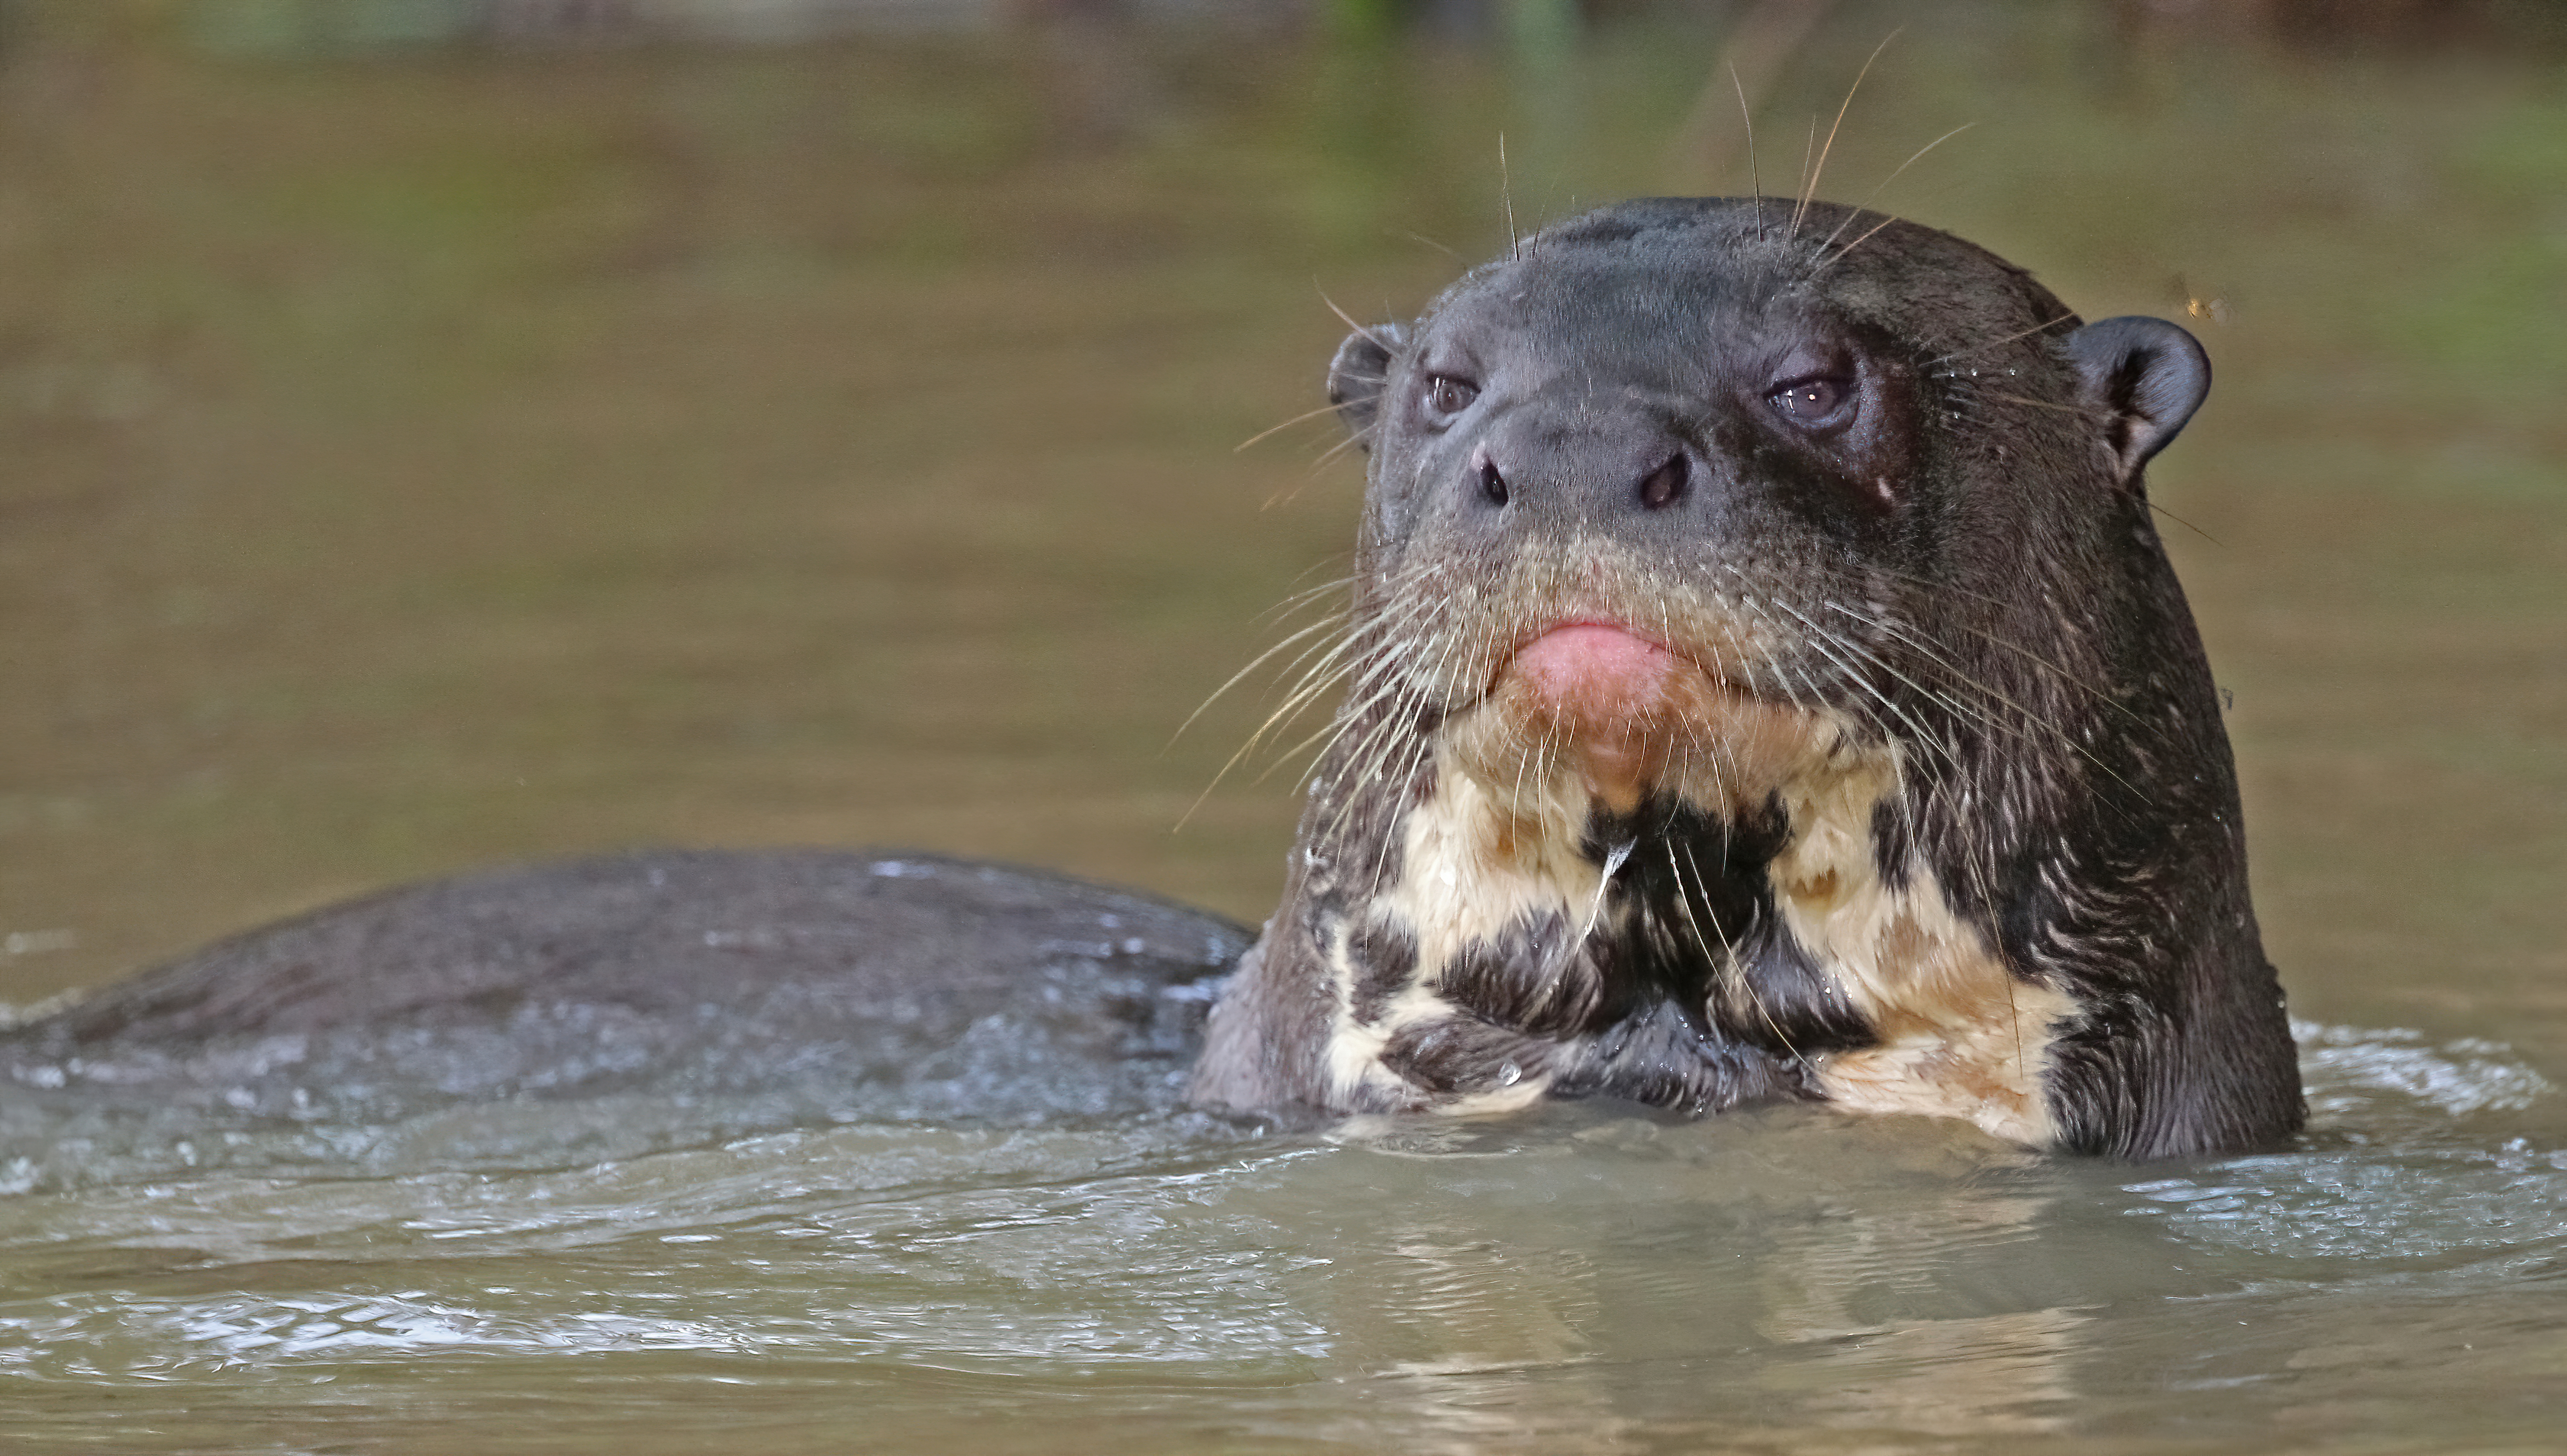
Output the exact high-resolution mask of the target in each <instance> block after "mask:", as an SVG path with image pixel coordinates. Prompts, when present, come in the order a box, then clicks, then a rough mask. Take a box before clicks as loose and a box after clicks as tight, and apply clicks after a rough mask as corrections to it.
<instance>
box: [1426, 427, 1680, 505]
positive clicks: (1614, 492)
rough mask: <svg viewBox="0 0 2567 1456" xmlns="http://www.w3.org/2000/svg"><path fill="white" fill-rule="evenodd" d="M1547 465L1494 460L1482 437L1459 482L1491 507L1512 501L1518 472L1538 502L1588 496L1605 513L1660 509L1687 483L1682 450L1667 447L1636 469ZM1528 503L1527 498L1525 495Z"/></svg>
mask: <svg viewBox="0 0 2567 1456" xmlns="http://www.w3.org/2000/svg"><path fill="white" fill-rule="evenodd" d="M1527 453H1532V452H1527ZM1550 463H1551V464H1552V468H1549V469H1543V468H1534V469H1528V470H1523V471H1521V472H1519V471H1518V470H1517V469H1515V468H1513V467H1511V466H1509V465H1502V464H1500V463H1499V458H1498V451H1496V450H1492V449H1491V448H1490V446H1489V444H1488V443H1487V441H1485V440H1484V441H1482V442H1481V443H1479V444H1477V445H1474V446H1473V447H1472V449H1471V460H1470V464H1469V466H1468V467H1467V468H1466V470H1465V471H1464V487H1465V489H1466V490H1468V491H1469V492H1470V494H1471V496H1472V498H1473V499H1475V500H1477V501H1478V502H1479V503H1480V504H1482V505H1485V506H1487V507H1490V508H1492V509H1501V508H1504V507H1505V506H1507V505H1508V504H1510V503H1512V502H1514V501H1515V500H1516V498H1517V496H1518V493H1519V489H1520V485H1519V481H1518V480H1517V479H1512V478H1510V477H1511V476H1517V475H1519V474H1521V477H1522V478H1521V488H1525V489H1531V490H1534V491H1536V492H1538V494H1537V497H1536V498H1539V497H1541V496H1550V497H1553V498H1552V499H1549V500H1546V501H1544V502H1543V503H1545V504H1548V505H1551V506H1554V507H1555V508H1556V507H1562V506H1568V505H1570V504H1571V503H1572V502H1573V501H1577V500H1579V499H1581V498H1582V499H1588V500H1591V501H1592V502H1593V504H1594V505H1595V506H1597V507H1598V508H1600V509H1602V510H1604V511H1606V512H1608V513H1613V512H1618V511H1623V510H1629V509H1632V508H1634V507H1636V508H1638V509H1641V510H1664V509H1666V508H1667V507H1668V506H1671V505H1674V504H1675V503H1676V502H1677V501H1680V500H1682V499H1684V497H1685V492H1686V491H1687V490H1688V489H1690V488H1691V487H1692V485H1693V463H1692V461H1691V459H1690V458H1689V457H1688V456H1687V455H1686V454H1685V452H1684V451H1683V450H1682V449H1680V448H1679V449H1671V450H1668V451H1667V452H1666V453H1665V454H1664V455H1663V456H1661V457H1659V458H1658V459H1657V461H1656V462H1655V463H1654V464H1652V465H1649V466H1647V467H1646V468H1644V469H1642V470H1640V471H1638V472H1637V474H1636V476H1635V474H1634V472H1633V471H1631V470H1630V469H1629V468H1627V467H1624V468H1619V469H1616V468H1613V467H1610V466H1607V467H1605V468H1603V469H1580V468H1578V467H1577V466H1578V464H1579V463H1581V462H1577V461H1573V460H1569V459H1556V460H1554V461H1552V462H1550ZM1527 503H1528V504H1530V503H1533V502H1532V500H1528V502H1527Z"/></svg>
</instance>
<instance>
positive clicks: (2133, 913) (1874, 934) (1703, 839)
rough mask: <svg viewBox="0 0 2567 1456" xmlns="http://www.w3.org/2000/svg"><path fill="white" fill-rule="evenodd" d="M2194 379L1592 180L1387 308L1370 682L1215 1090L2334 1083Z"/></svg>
mask: <svg viewBox="0 0 2567 1456" xmlns="http://www.w3.org/2000/svg"><path fill="white" fill-rule="evenodd" d="M2208 385H2209V366H2208V363H2207V361H2206V360H2205V359H2204V357H2203V355H2202V353H2201V350H2200V348H2199V346H2198V345H2196V344H2195V343H2194V342H2193V340H2192V339H2191V338H2190V336H2188V335H2186V334H2185V333H2184V332H2183V331H2182V330H2180V329H2178V328H2176V327H2175V326H2174V325H2172V324H2168V323H2163V322H2159V321H2157V320H2153V319H2134V318H2122V319H2108V320H2105V321H2103V322H2101V323H2097V324H2092V325H2081V324H2080V323H2079V321H2078V320H2077V319H2076V318H2075V316H2074V315H2072V314H2071V313H2070V311H2069V310H2068V309H2067V308H2066V307H2065V306H2063V305H2062V304H2061V303H2060V302H2059V300H2058V299H2056V298H2055V297H2053V296H2052V295H2051V294H2050V293H2049V292H2047V291H2046V290H2044V289H2043V288H2042V287H2040V286H2039V285H2038V284H2036V283H2034V282H2033V281H2032V279H2031V278H2030V277H2029V276H2028V275H2027V274H2026V273H2025V272H2024V271H2023V270H2022V269H2020V268H2016V267H2014V266H2012V265H2011V264H2008V263H2006V262H2004V261H2003V260H2001V259H1999V258H1997V257H1995V256H1994V255H1992V254H1990V253H1988V252H1986V251H1984V250H1983V249H1980V248H1978V247H1975V246H1973V245H1971V244H1969V243H1966V242H1963V241H1962V240H1960V239H1959V238H1956V237H1953V236H1950V235H1949V234H1946V233H1942V232H1937V231H1934V230H1932V229H1929V228H1925V227H1920V226H1916V225H1914V224H1910V223H1905V222H1899V221H1892V220H1890V219H1887V218H1885V217H1881V216H1879V215H1877V214H1869V213H1864V212H1861V211H1858V210H1854V209H1847V208H1841V207H1835V206H1828V205H1824V204H1815V205H1805V206H1794V205H1792V204H1789V203H1782V202H1772V201H1763V200H1754V199H1745V200H1742V199H1719V198H1710V199H1677V198H1659V199H1649V200H1641V201H1632V202H1625V203H1622V204H1620V205H1618V206H1613V207H1607V208H1604V209H1602V210H1600V211H1596V212H1591V213H1588V214H1586V215H1584V216H1581V217H1577V218H1573V219H1571V220H1569V221H1567V222H1564V223H1562V224H1560V225H1558V226H1555V227H1553V228H1551V229H1549V230H1547V231H1544V232H1541V233H1539V234H1536V235H1535V236H1532V237H1530V238H1527V239H1525V240H1524V241H1523V242H1522V243H1521V244H1520V245H1519V246H1518V247H1516V248H1515V249H1514V250H1513V251H1511V252H1510V253H1509V254H1508V255H1507V256H1506V257H1503V258H1501V259H1499V260H1497V261H1495V262H1493V263H1490V264H1487V265H1486V266H1484V267H1481V268H1480V269H1478V270H1476V271H1474V272H1472V273H1470V274H1469V275H1468V276H1466V277H1465V278H1463V279H1462V280H1461V281H1460V282H1459V283H1457V284H1455V285H1454V286H1453V287H1452V288H1451V289H1449V290H1448V291H1447V292H1445V294H1444V295H1443V296H1442V297H1441V298H1439V299H1437V300H1436V301H1435V303H1434V304H1433V306H1432V307H1430V308H1429V309H1428V310H1427V312H1426V314H1425V315H1424V317H1422V318H1420V319H1419V320H1417V321H1416V322H1415V323H1413V324H1409V325H1405V326H1395V325H1394V326H1384V327H1381V328H1378V329H1366V330H1361V331H1358V332H1357V333H1356V334H1355V335H1353V336H1352V337H1351V338H1349V339H1348V340H1347V341H1346V343H1345V345H1344V347H1343V348H1342V349H1341V350H1340V351H1339V353H1338V355H1337V358H1336V361H1335V365H1334V367H1333V369H1332V371H1331V374H1330V380H1329V395H1330V399H1331V400H1332V401H1333V402H1334V403H1335V404H1336V406H1337V408H1338V410H1339V412H1340V413H1341V415H1342V416H1343V417H1344V420H1345V422H1346V424H1347V425H1348V426H1349V427H1350V428H1351V429H1352V430H1353V432H1354V433H1355V437H1356V438H1357V439H1359V440H1360V441H1362V442H1363V443H1364V445H1365V446H1366V447H1367V448H1368V450H1369V451H1370V455H1371V464H1370V488H1369V492H1368V494H1367V496H1366V501H1365V516H1364V525H1363V532H1362V539H1361V542H1360V544H1359V547H1358V558H1357V581H1358V585H1357V589H1356V600H1355V603H1354V607H1353V619H1352V625H1351V629H1350V630H1351V632H1352V634H1353V637H1352V642H1351V643H1350V651H1348V652H1347V653H1346V654H1345V655H1344V661H1345V662H1346V663H1347V664H1348V665H1349V666H1348V668H1347V669H1346V671H1347V672H1348V674H1349V676H1350V678H1351V684H1350V687H1349V690H1348V692H1347V694H1346V697H1345V702H1344V706H1343V708H1342V709H1341V710H1340V711H1339V714H1338V718H1337V721H1336V725H1335V738H1334V743H1333V746H1332V748H1331V749H1330V750H1329V752H1328V753H1327V755H1326V757H1325V758H1324V760H1323V762H1322V764H1321V766H1320V768H1319V770H1318V772H1317V774H1316V776H1315V780H1314V788H1313V791H1312V792H1311V795H1310V800H1309V805H1308V809H1307V811H1306V813H1305V815H1304V817H1303V819H1302V823H1301V832H1300V839H1299V842H1298V844H1297V845H1295V847H1294V849H1293V851H1292V858H1291V863H1290V865H1289V869H1288V874H1289V881H1288V889H1287V891H1286V893H1285V896H1284V900H1283V908H1282V909H1281V910H1280V911H1278V912H1277V914H1276V915H1275V917H1274V919H1273V920H1272V921H1271V922H1269V923H1268V925H1267V927H1266V933H1265V936H1264V938H1263V939H1262V940H1261V941H1260V942H1259V944H1258V947H1257V949H1256V950H1255V951H1253V952H1252V953H1251V954H1250V956H1249V958H1248V960H1247V962H1246V963H1245V966H1244V968H1243V970H1242V972H1241V974H1240V975H1239V977H1238V978H1237V979H1236V981H1235V982H1234V983H1233V984H1232V986H1231V987H1230V988H1229V990H1228V992H1227V994H1226V995H1225V997H1224V999H1223V1001H1222V1002H1221V1004H1220V1006H1219V1007H1218V1008H1217V1010H1216V1012H1215V1014H1214V1020H1213V1024H1212V1028H1211V1031H1210V1037H1209V1042H1208V1045H1207V1047H1206V1049H1205V1052H1204V1055H1203V1058H1202V1060H1201V1062H1200V1063H1198V1066H1197V1069H1196V1073H1195V1080H1194V1085H1193V1093H1194V1096H1195V1097H1196V1098H1197V1099H1198V1100H1199V1101H1202V1102H1204V1103H1207V1104H1211V1105H1216V1106H1227V1107H1237V1108H1267V1107H1274V1106H1278V1105H1304V1106H1309V1107H1314V1108H1320V1109H1324V1110H1327V1111H1331V1112H1355V1111H1405V1110H1428V1109H1447V1110H1466V1109H1495V1108H1504V1107H1511V1106H1516V1105H1520V1104H1523V1103H1525V1102H1528V1101H1530V1100H1533V1099H1535V1098H1540V1097H1545V1096H1584V1095H1606V1096H1615V1097H1622V1098H1628V1099H1631V1100H1634V1101H1639V1102H1645V1103H1651V1104H1655V1105H1659V1106H1664V1107H1672V1108H1680V1109H1684V1110H1686V1111H1692V1112H1703V1111H1710V1110H1714V1109H1718V1108H1723V1107H1728V1106H1732V1105H1735V1104H1738V1103H1742V1102H1748V1101H1756V1100H1764V1099H1773V1098H1802V1099H1811V1100H1817V1101H1823V1102H1828V1103H1832V1104H1835V1105H1837V1106H1841V1107H1846V1108H1851V1109H1855V1110H1864V1111H1881V1112H1917V1113H1929V1114H1938V1115H1945V1116H1953V1117H1962V1118H1967V1119H1969V1120H1970V1121H1972V1122H1975V1123H1976V1124H1978V1125H1979V1126H1980V1127H1982V1128H1984V1129H1986V1130H1987V1131H1989V1132H1991V1133H1994V1134H1997V1135H1999V1136H2001V1137H2006V1138H2010V1139H2013V1140H2016V1141H2019V1142H2024V1143H2029V1144H2033V1145H2037V1146H2043V1147H2054V1148H2062V1149H2072V1150H2076V1151H2081V1152H2092V1153H2112V1154H2120V1155H2125V1156H2134V1157H2153V1156H2162V1155H2169V1154H2179V1153H2195V1152H2205V1151H2216V1150H2225V1149H2235V1148H2243V1147H2250V1146H2254V1145H2257V1144H2263V1143H2269V1142H2271V1141H2273V1140H2275V1139H2277V1138H2280V1137H2282V1136H2284V1135H2285V1134H2288V1133H2290V1132H2291V1131H2293V1130H2294V1129H2296V1128H2297V1127H2298V1126H2299V1125H2300V1120H2301V1116H2302V1106H2301V1096H2300V1086H2299V1080H2298V1073H2297V1067H2296V1062H2295V1057H2294V1052H2293V1047H2292V1043H2291V1039H2290V1034H2289V1030H2288V1027H2287V1025H2286V1023H2285V1019H2284V1016H2283V1009H2282V997H2281V992H2280V989H2279V988H2278V986H2277V985H2276V983H2275V980H2274V975H2273V971H2272V968H2271V967H2270V966H2269V965H2267V964H2266V962H2265V959H2264V954H2263V950H2262V946H2261V944H2260V942H2259V939H2258V936H2257V932H2256V926H2255V917H2254V911H2253V909H2252V907H2251V906H2250V905H2249V904H2248V900H2247V886H2246V858H2245V841H2244V837H2243V834H2242V832H2241V829H2240V825H2239V818H2238V804H2237V789H2236V780H2235V774H2234V770H2233V768H2232V766H2231V761H2230V757H2229V750H2228V742H2227V737H2226V734H2225V732H2224V731H2223V729H2222V728H2221V724H2220V712H2219V705H2218V701H2217V698H2216V695H2215V691H2214V689H2213V687H2212V684H2211V679H2210V675H2209V672H2208V669H2207V667H2206V665H2205V664H2204V661H2203V658H2202V651H2201V646H2200V642H2199V639H2198V638H2197V637H2196V635H2195V633H2194V631H2193V626H2192V621H2191V617H2190V614H2189V612H2188V611H2187V610H2186V607H2185V605H2184V599H2183V593H2182V590H2181V588H2180V587H2178V586H2177V585H2176V583H2175V578H2174V574H2173V572H2172V570H2171V569H2170V567H2169V566H2168V565H2167V562H2166V558H2165V554H2164V552H2163V550H2162V549H2161V548H2160V546H2159V544H2158V540H2157V536H2156V532H2155V528H2154V526H2153V525H2152V523H2151V521H2150V519H2149V508H2148V504H2147V498H2146V487H2145V482H2144V480H2143V477H2142V466H2143V465H2144V464H2145V463H2146V461H2147V459H2148V457H2149V456H2150V455H2151V454H2153V453H2154V452H2155V451H2156V450H2157V449H2159V448H2160V447H2161V446H2163V445H2164V444H2165V443H2166V441H2167V440H2168V439H2170V438H2171V437H2173V436H2174V434H2175V432H2176V431H2177V430H2179V429H2180V428H2181V427H2182V426H2183V424H2184V422H2185V421H2186V419H2187V418H2189V416H2190V415H2191V414H2192V412H2193V410H2194V408H2195V407H2196V406H2197V405H2198V404H2199V403H2200V401H2201V399H2202V396H2203V394H2204V392H2205V391H2206V389H2207V388H2208Z"/></svg>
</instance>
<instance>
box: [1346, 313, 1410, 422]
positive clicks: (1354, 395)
mask: <svg viewBox="0 0 2567 1456" xmlns="http://www.w3.org/2000/svg"><path fill="white" fill-rule="evenodd" d="M1407 347H1408V328H1407V326H1406V325H1404V324H1375V325H1373V326H1372V327H1371V328H1369V329H1357V330H1355V331H1354V332H1353V333H1351V334H1348V335H1347V336H1346V342H1344V343H1343V344H1340V345H1338V346H1337V357H1336V358H1334V359H1331V360H1329V361H1328V403H1329V404H1331V405H1334V406H1336V407H1337V418H1338V419H1339V420H1342V421H1344V422H1345V425H1346V433H1347V434H1348V435H1351V436H1353V437H1354V439H1355V443H1356V444H1359V445H1361V446H1362V447H1363V448H1364V450H1365V452H1366V453H1370V452H1371V450H1372V423H1373V419H1374V417H1375V416H1376V415H1378V414H1380V406H1381V392H1382V388H1383V387H1384V386H1385V385H1387V384H1388V383H1389V382H1390V360H1391V356H1392V355H1394V354H1396V353H1398V352H1399V351H1400V350H1403V349H1406V348H1407Z"/></svg>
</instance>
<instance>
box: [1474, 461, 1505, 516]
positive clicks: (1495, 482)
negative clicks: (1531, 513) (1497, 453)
mask: <svg viewBox="0 0 2567 1456" xmlns="http://www.w3.org/2000/svg"><path fill="white" fill-rule="evenodd" d="M1479 464H1480V493H1481V494H1482V495H1485V496H1487V497H1488V499H1489V504H1491V505H1504V504H1506V503H1507V477H1506V476H1504V475H1501V474H1499V473H1498V462H1497V461H1495V460H1493V459H1490V458H1489V457H1488V456H1487V455H1482V456H1480V460H1479Z"/></svg>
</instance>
